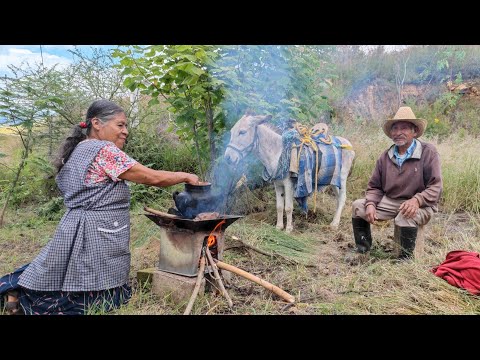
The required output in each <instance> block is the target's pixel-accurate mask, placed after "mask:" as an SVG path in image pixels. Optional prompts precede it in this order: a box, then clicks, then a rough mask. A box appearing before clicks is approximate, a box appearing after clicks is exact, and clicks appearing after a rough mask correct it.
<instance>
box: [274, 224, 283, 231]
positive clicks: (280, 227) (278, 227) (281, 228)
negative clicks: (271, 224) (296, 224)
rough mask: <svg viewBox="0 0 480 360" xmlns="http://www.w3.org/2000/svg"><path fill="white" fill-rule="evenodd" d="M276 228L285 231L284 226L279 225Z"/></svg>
mask: <svg viewBox="0 0 480 360" xmlns="http://www.w3.org/2000/svg"><path fill="white" fill-rule="evenodd" d="M275 228H276V229H277V230H283V225H282V226H279V225H277V226H275Z"/></svg>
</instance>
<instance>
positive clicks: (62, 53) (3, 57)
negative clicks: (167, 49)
mask: <svg viewBox="0 0 480 360" xmlns="http://www.w3.org/2000/svg"><path fill="white" fill-rule="evenodd" d="M78 47H79V48H80V49H82V50H84V51H86V52H87V54H88V51H92V49H93V48H99V47H101V48H104V49H109V48H114V47H115V46H113V45H79V46H78ZM363 47H364V49H365V51H366V52H368V51H369V50H371V49H373V48H375V47H376V45H364V46H363ZM404 47H405V45H385V50H386V51H395V50H400V49H402V48H404ZM73 49H74V45H0V76H4V75H12V73H11V71H10V70H9V69H8V65H10V64H12V65H16V66H20V65H21V64H22V62H28V63H30V64H31V65H34V64H35V63H41V62H42V55H43V64H44V65H45V66H47V67H50V66H52V65H54V64H58V67H59V68H61V67H62V66H68V65H69V64H71V63H72V62H73V55H72V54H71V53H69V52H68V50H73Z"/></svg>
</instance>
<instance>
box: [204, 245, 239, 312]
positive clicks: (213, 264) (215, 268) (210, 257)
mask: <svg viewBox="0 0 480 360" xmlns="http://www.w3.org/2000/svg"><path fill="white" fill-rule="evenodd" d="M205 249H206V250H205V253H206V254H207V259H208V261H209V262H210V266H211V267H212V269H213V273H214V274H215V280H217V282H218V286H220V290H221V291H222V294H223V296H225V299H227V302H228V306H229V307H230V308H231V307H232V306H233V301H232V299H231V298H230V296H229V295H228V293H227V290H226V289H225V286H224V285H223V281H222V278H221V277H220V274H219V273H218V268H217V264H215V262H214V261H213V257H212V254H211V253H210V250H209V249H208V246H207V247H206V248H205Z"/></svg>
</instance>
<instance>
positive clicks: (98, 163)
mask: <svg viewBox="0 0 480 360" xmlns="http://www.w3.org/2000/svg"><path fill="white" fill-rule="evenodd" d="M135 164H137V161H136V160H134V159H132V158H131V157H130V156H128V155H127V154H125V153H124V152H123V151H122V150H120V149H119V148H118V147H116V146H115V145H114V144H113V143H108V144H107V145H105V146H104V147H103V148H101V149H100V151H99V152H98V154H97V156H96V157H95V159H94V160H93V162H92V163H91V164H90V168H89V169H88V172H87V176H86V178H85V184H86V185H91V184H97V183H104V182H107V181H108V180H109V179H112V180H113V181H122V179H119V178H118V177H119V176H120V175H121V174H122V173H124V172H125V171H127V170H128V169H130V168H131V167H132V166H133V165H135Z"/></svg>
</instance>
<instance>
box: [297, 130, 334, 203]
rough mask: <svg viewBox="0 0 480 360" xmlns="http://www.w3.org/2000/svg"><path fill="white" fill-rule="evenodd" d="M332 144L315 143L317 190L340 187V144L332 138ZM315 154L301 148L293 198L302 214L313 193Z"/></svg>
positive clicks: (307, 147) (307, 148)
mask: <svg viewBox="0 0 480 360" xmlns="http://www.w3.org/2000/svg"><path fill="white" fill-rule="evenodd" d="M331 138H332V143H331V144H325V143H323V142H321V141H316V144H317V147H318V175H317V189H318V190H321V189H322V188H323V187H325V186H327V185H334V186H336V187H338V188H340V187H341V179H340V173H341V170H342V149H341V147H340V146H341V142H340V140H338V139H337V138H336V137H334V136H332V137H331ZM315 170H316V154H315V151H314V150H313V148H312V147H311V146H305V145H304V146H303V148H302V152H301V154H300V159H299V162H298V177H297V181H296V184H295V189H294V197H295V199H296V200H297V202H298V203H299V205H300V207H301V208H302V210H303V211H304V212H307V210H308V206H307V198H308V196H310V195H311V194H312V192H314V191H315Z"/></svg>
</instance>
